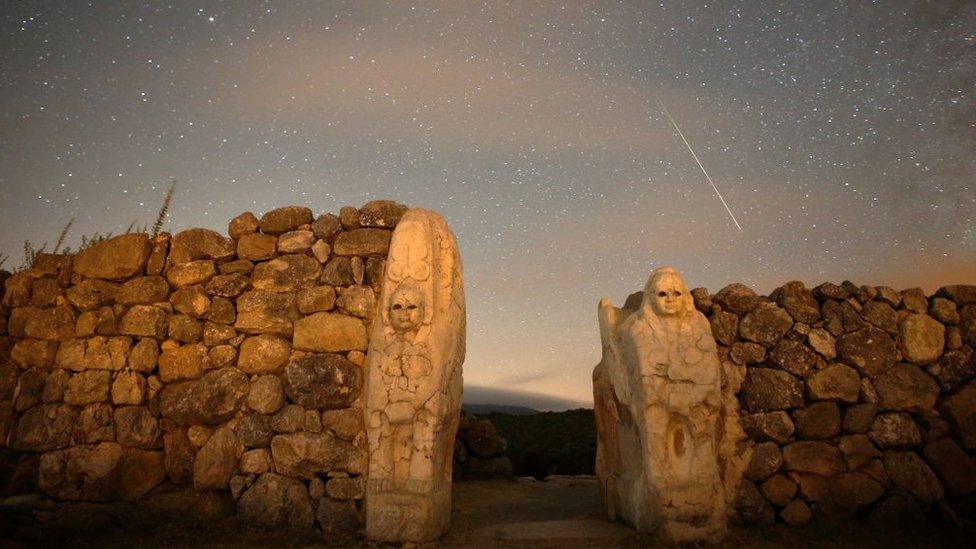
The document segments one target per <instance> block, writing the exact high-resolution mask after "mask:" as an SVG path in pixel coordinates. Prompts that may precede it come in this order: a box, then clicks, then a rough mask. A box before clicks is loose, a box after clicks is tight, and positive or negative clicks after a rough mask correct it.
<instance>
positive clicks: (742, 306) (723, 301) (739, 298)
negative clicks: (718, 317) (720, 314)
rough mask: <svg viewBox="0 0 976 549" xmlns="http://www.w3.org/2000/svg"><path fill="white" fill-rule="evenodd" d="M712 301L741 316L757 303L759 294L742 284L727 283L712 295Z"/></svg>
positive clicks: (723, 308)
mask: <svg viewBox="0 0 976 549" xmlns="http://www.w3.org/2000/svg"><path fill="white" fill-rule="evenodd" d="M712 301H713V302H714V303H717V304H718V305H719V306H720V307H722V310H723V311H729V312H730V313H732V314H734V315H736V316H742V315H744V314H746V313H748V312H750V311H752V310H753V309H755V308H756V306H757V305H759V302H760V300H759V296H757V295H756V292H754V291H752V289H750V288H749V287H748V286H745V285H744V284H739V283H735V284H729V285H728V286H726V287H724V288H722V289H721V290H719V292H718V293H717V294H715V295H714V296H712Z"/></svg>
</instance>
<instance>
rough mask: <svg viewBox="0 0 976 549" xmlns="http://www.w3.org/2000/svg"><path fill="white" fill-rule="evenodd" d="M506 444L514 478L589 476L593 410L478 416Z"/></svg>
mask: <svg viewBox="0 0 976 549" xmlns="http://www.w3.org/2000/svg"><path fill="white" fill-rule="evenodd" d="M481 417H485V418H487V419H489V420H491V422H492V423H494V424H495V428H496V429H497V430H498V434H500V435H501V436H502V437H503V438H505V440H507V441H508V451H507V452H506V453H507V455H508V457H509V459H511V460H512V466H513V468H514V472H515V475H516V476H520V477H528V476H531V477H535V478H537V479H540V480H541V479H543V478H545V477H547V476H549V475H592V474H593V464H594V463H595V460H596V423H595V421H594V419H593V410H590V409H587V408H578V409H576V410H567V411H565V412H541V413H538V414H532V415H509V414H502V413H498V412H493V413H489V414H485V415H482V416H481Z"/></svg>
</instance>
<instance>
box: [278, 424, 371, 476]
mask: <svg viewBox="0 0 976 549" xmlns="http://www.w3.org/2000/svg"><path fill="white" fill-rule="evenodd" d="M271 454H272V456H273V457H274V463H275V470H276V471H278V472H279V473H281V474H283V475H288V476H292V477H301V478H305V479H311V478H313V477H315V476H316V475H317V474H319V473H326V472H329V471H333V472H334V471H344V472H347V473H352V474H359V473H362V472H363V470H364V467H365V456H364V455H363V452H362V450H360V449H359V448H356V447H355V446H353V445H352V444H350V443H348V442H346V441H344V440H341V439H338V438H335V437H334V436H332V435H331V434H328V433H320V434H313V433H305V432H298V433H291V434H284V435H275V437H274V438H273V439H271Z"/></svg>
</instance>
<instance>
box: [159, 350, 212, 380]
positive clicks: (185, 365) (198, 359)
mask: <svg viewBox="0 0 976 549" xmlns="http://www.w3.org/2000/svg"><path fill="white" fill-rule="evenodd" d="M206 369H207V347H206V345H203V344H202V343H197V344H193V345H183V346H182V347H175V348H172V349H166V350H164V351H163V354H162V355H160V357H159V379H160V380H162V381H163V383H171V382H174V381H181V380H186V379H195V378H198V377H200V376H201V375H203V372H204V371H205V370H206Z"/></svg>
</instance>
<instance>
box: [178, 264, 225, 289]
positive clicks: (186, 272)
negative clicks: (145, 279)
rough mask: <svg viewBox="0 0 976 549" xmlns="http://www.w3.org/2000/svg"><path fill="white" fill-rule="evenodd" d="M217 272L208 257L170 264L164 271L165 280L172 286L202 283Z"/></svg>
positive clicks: (179, 286) (180, 286)
mask: <svg viewBox="0 0 976 549" xmlns="http://www.w3.org/2000/svg"><path fill="white" fill-rule="evenodd" d="M216 274H217V268H216V267H215V266H214V262H213V261H210V260H208V259H199V260H194V261H187V262H186V263H179V264H176V265H173V266H171V267H170V268H169V269H167V271H166V280H167V281H169V283H170V285H172V286H173V287H174V288H182V287H184V286H192V285H194V284H203V283H205V282H207V281H208V280H210V279H211V278H213V277H214V276H215V275H216Z"/></svg>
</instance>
